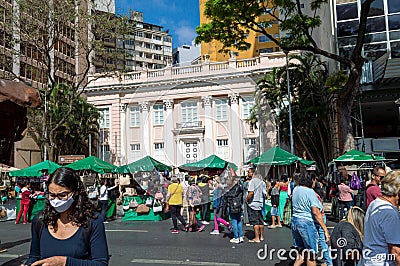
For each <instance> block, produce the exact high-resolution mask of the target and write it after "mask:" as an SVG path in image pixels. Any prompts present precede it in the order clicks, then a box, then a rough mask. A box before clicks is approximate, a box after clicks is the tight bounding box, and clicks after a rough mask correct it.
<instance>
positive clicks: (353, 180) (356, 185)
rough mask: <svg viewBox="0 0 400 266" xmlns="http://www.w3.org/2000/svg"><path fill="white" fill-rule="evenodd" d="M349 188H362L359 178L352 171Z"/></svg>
mask: <svg viewBox="0 0 400 266" xmlns="http://www.w3.org/2000/svg"><path fill="white" fill-rule="evenodd" d="M350 188H351V189H353V190H359V189H361V188H362V184H361V181H360V178H359V177H358V176H357V175H356V173H353V175H352V176H351V180H350Z"/></svg>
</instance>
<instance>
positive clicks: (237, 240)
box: [229, 238, 240, 244]
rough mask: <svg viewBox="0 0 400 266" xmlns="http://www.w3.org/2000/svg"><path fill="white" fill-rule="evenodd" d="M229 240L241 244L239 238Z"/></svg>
mask: <svg viewBox="0 0 400 266" xmlns="http://www.w3.org/2000/svg"><path fill="white" fill-rule="evenodd" d="M229 242H231V243H234V244H239V243H240V240H239V238H232V239H231V240H229Z"/></svg>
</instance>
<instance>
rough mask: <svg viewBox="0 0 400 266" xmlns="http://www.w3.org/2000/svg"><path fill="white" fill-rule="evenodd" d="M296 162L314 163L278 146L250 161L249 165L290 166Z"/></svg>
mask: <svg viewBox="0 0 400 266" xmlns="http://www.w3.org/2000/svg"><path fill="white" fill-rule="evenodd" d="M295 162H300V163H302V164H305V165H311V164H313V163H314V162H313V161H307V160H304V159H302V158H300V157H298V156H296V155H294V154H292V153H290V152H288V151H285V150H284V149H282V148H279V147H278V146H275V147H273V148H271V149H269V150H267V151H266V152H264V153H262V154H261V155H259V156H257V157H255V158H253V159H251V160H250V161H249V163H253V164H254V165H259V164H267V165H290V164H293V163H295Z"/></svg>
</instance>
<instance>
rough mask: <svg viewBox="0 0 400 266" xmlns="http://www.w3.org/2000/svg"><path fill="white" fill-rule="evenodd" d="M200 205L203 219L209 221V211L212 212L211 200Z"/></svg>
mask: <svg viewBox="0 0 400 266" xmlns="http://www.w3.org/2000/svg"><path fill="white" fill-rule="evenodd" d="M200 206H201V209H200V214H201V220H202V221H207V217H208V213H209V212H210V202H207V203H204V204H201V205H200Z"/></svg>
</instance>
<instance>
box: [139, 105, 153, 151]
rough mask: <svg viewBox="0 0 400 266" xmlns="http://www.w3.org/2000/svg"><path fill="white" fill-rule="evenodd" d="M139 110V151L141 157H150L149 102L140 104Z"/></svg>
mask: <svg viewBox="0 0 400 266" xmlns="http://www.w3.org/2000/svg"><path fill="white" fill-rule="evenodd" d="M140 109H141V110H142V113H141V116H140V124H141V125H142V126H141V128H142V132H141V133H142V141H141V142H140V149H141V153H142V157H144V156H146V155H150V154H151V151H150V129H149V119H150V117H149V102H141V103H140Z"/></svg>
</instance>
